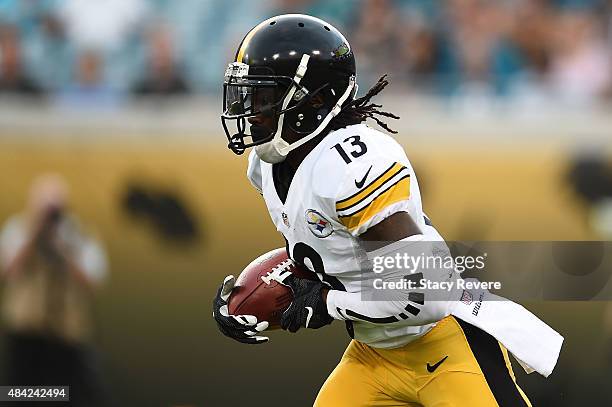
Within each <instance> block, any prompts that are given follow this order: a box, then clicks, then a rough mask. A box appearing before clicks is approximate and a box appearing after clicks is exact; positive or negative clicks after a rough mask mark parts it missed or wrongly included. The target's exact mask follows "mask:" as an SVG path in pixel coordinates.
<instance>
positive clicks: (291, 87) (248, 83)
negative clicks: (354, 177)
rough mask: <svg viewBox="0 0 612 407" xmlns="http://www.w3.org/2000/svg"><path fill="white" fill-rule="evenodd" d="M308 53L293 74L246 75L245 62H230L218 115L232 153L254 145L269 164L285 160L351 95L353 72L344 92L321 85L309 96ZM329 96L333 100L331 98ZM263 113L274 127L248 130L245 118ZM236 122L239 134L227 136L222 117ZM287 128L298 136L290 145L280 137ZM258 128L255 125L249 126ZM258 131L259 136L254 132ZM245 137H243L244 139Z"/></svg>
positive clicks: (237, 152) (314, 134) (240, 152)
mask: <svg viewBox="0 0 612 407" xmlns="http://www.w3.org/2000/svg"><path fill="white" fill-rule="evenodd" d="M309 58H310V57H309V55H307V54H304V55H303V56H302V59H301V61H300V64H299V66H298V68H297V70H296V73H295V76H294V77H293V78H290V77H287V76H278V75H273V74H272V75H249V74H248V71H249V66H248V65H247V64H244V63H240V62H233V63H231V64H230V65H229V66H228V69H227V71H226V74H225V81H224V96H223V100H224V113H223V115H221V120H222V123H223V128H224V130H225V134H226V135H227V138H228V141H229V144H228V147H229V148H230V149H231V150H232V151H234V153H236V154H242V153H244V150H245V149H246V148H249V147H253V146H255V151H256V153H257V155H258V156H259V157H260V158H261V159H262V160H264V161H266V162H269V163H277V162H280V161H283V160H284V159H285V157H286V156H287V154H288V153H289V152H291V151H292V150H294V149H295V148H297V147H299V146H301V145H303V144H305V143H306V142H308V141H309V140H312V139H313V138H314V137H316V136H317V135H319V134H321V133H322V132H323V131H324V130H325V127H327V125H328V124H329V122H330V121H331V119H332V118H333V117H335V116H336V115H337V114H338V113H339V112H340V109H341V107H342V106H343V104H344V103H345V102H346V101H347V100H349V99H350V98H352V97H353V96H354V94H355V90H356V84H355V76H354V75H351V76H350V77H349V78H348V80H347V85H346V88H345V89H344V92H343V93H342V94H341V95H340V96H338V95H336V94H335V93H334V92H335V91H333V89H332V88H329V89H328V87H329V84H328V83H327V84H324V85H322V86H320V87H319V88H318V89H315V90H314V91H313V92H312V94H310V93H309V91H308V89H306V88H305V87H304V86H302V85H301V84H300V82H301V80H302V78H303V77H304V75H305V74H306V71H307V68H308V61H309ZM324 91H325V92H328V93H329V92H331V93H330V95H327V96H324V97H323V100H324V101H325V102H324V103H323V104H322V105H321V106H318V107H317V105H316V104H311V103H310V102H311V100H312V98H313V97H314V96H315V95H317V94H321V95H324ZM330 99H333V102H330ZM258 115H264V116H267V117H271V118H273V119H274V124H275V126H273V127H274V128H270V129H267V131H265V130H263V131H261V132H259V131H257V132H254V133H252V134H247V133H246V126H247V118H249V117H256V116H258ZM228 120H236V129H237V132H236V133H234V134H231V132H230V131H229V130H228V127H227V123H226V121H228ZM285 128H288V129H290V130H292V131H293V132H294V133H297V134H300V135H302V136H303V137H301V138H300V139H299V140H297V141H295V142H293V143H289V142H287V141H286V140H284V139H283V138H282V133H283V130H284V129H285ZM256 129H257V127H256V126H253V130H256ZM257 133H259V134H257ZM245 139H246V140H245Z"/></svg>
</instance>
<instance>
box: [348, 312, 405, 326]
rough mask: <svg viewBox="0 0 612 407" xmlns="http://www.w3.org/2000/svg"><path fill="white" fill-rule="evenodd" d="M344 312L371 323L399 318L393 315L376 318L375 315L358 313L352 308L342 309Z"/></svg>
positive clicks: (386, 322)
mask: <svg viewBox="0 0 612 407" xmlns="http://www.w3.org/2000/svg"><path fill="white" fill-rule="evenodd" d="M344 313H345V314H346V315H348V316H349V317H353V318H357V319H360V320H362V321H367V322H371V323H373V324H390V323H392V322H397V321H399V319H397V317H396V316H393V315H392V316H390V317H381V318H376V317H369V316H367V315H362V314H360V313H358V312H355V311H353V310H350V309H346V310H344Z"/></svg>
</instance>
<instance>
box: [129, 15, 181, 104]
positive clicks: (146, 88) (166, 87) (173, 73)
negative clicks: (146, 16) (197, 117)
mask: <svg viewBox="0 0 612 407" xmlns="http://www.w3.org/2000/svg"><path fill="white" fill-rule="evenodd" d="M147 44H148V54H149V55H148V63H147V69H148V72H147V74H146V76H145V78H144V79H143V80H142V81H141V82H140V83H138V84H137V85H136V86H135V87H134V89H133V92H134V94H136V95H140V96H145V95H159V96H170V95H185V94H188V93H190V89H189V86H188V85H187V82H186V81H185V79H184V78H183V76H182V74H181V71H180V70H179V67H178V62H177V61H176V54H175V49H174V44H173V41H172V37H171V36H170V33H169V31H168V29H167V27H165V26H162V25H159V26H156V27H155V28H153V29H151V30H150V31H148V32H147Z"/></svg>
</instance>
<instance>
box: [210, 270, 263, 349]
mask: <svg viewBox="0 0 612 407" xmlns="http://www.w3.org/2000/svg"><path fill="white" fill-rule="evenodd" d="M235 282H236V279H235V278H234V276H227V277H225V280H223V284H221V287H219V291H217V296H216V297H215V299H214V300H213V318H215V321H217V326H218V327H219V330H220V331H221V333H222V334H223V335H225V336H228V337H230V338H232V339H235V340H237V341H238V342H242V343H248V344H259V343H265V342H268V338H267V337H265V336H259V333H260V332H262V331H264V330H265V329H266V328H268V322H267V321H260V322H257V317H255V316H254V315H230V314H229V312H228V309H227V300H228V298H229V296H230V294H231V292H232V290H233V289H234V283H235Z"/></svg>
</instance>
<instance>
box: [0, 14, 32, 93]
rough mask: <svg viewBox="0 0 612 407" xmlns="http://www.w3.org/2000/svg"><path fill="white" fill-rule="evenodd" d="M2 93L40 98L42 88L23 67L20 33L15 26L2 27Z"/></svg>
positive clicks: (0, 85) (0, 55) (0, 41)
mask: <svg viewBox="0 0 612 407" xmlns="http://www.w3.org/2000/svg"><path fill="white" fill-rule="evenodd" d="M0 92H1V93H12V94H22V95H29V96H38V95H40V94H41V93H42V90H41V88H40V87H39V86H38V85H37V84H36V82H34V81H33V80H32V79H31V78H29V77H28V76H27V75H26V73H25V67H24V66H23V65H22V55H21V42H20V38H19V32H18V30H17V28H16V27H13V26H8V25H7V26H0Z"/></svg>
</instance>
